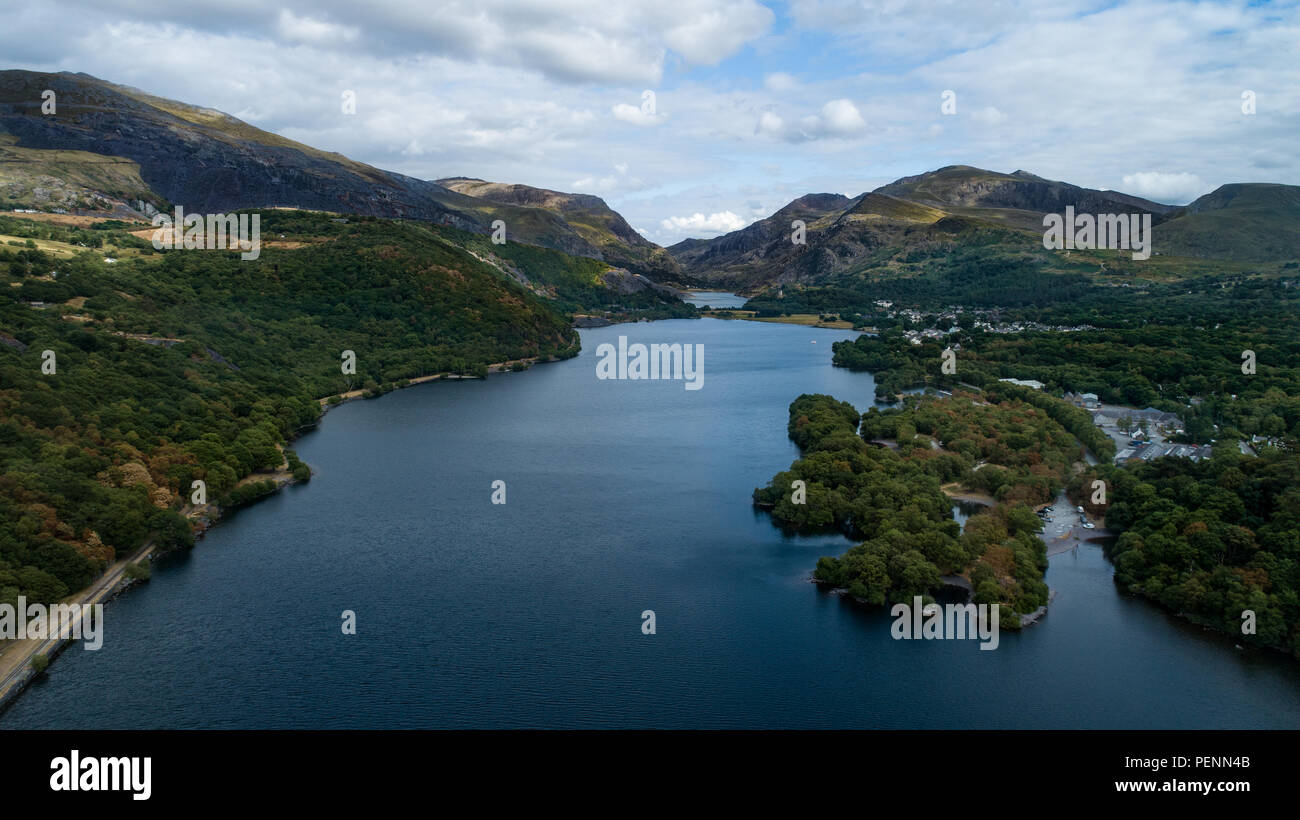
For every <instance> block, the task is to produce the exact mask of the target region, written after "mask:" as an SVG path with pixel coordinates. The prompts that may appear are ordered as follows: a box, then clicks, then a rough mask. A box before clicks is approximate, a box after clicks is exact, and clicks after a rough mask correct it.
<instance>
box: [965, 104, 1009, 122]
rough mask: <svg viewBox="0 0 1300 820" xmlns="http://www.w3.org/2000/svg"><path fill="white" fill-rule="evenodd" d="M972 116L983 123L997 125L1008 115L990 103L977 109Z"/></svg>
mask: <svg viewBox="0 0 1300 820" xmlns="http://www.w3.org/2000/svg"><path fill="white" fill-rule="evenodd" d="M970 117H971V119H973V120H975V122H978V123H980V124H981V125H997V124H998V123H1000V122H1002V121H1003V120H1005V119H1006V118H1007V115H1006V114H1003V113H1002V112H1001V111H999V110H997V109H996V108H994V107H993V106H991V105H988V106H985V107H984V108H979V109H976V111H975V113H973V114H971V115H970Z"/></svg>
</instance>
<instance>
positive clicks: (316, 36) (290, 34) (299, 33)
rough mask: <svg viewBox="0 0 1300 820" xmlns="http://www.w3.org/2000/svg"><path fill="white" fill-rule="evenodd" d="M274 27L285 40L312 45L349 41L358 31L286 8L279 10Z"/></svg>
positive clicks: (352, 39) (351, 27) (355, 36)
mask: <svg viewBox="0 0 1300 820" xmlns="http://www.w3.org/2000/svg"><path fill="white" fill-rule="evenodd" d="M275 28H276V33H278V34H279V35H280V36H281V37H283V38H284V39H286V40H292V41H294V42H298V43H311V44H312V45H336V44H343V43H350V42H352V41H354V40H356V39H357V36H358V35H359V33H360V32H359V31H358V30H357V28H356V27H354V26H341V25H338V24H336V23H330V22H326V21H324V20H316V19H313V18H311V17H299V16H297V15H296V14H294V13H293V12H292V11H289V10H288V9H281V10H280V17H279V19H278V20H277V21H276V26H275Z"/></svg>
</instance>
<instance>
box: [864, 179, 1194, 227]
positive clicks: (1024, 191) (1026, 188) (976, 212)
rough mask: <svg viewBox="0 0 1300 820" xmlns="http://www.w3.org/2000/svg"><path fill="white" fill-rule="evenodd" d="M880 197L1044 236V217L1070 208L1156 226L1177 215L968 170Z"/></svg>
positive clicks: (1167, 208) (900, 185) (1124, 197)
mask: <svg viewBox="0 0 1300 820" xmlns="http://www.w3.org/2000/svg"><path fill="white" fill-rule="evenodd" d="M875 193H879V194H885V195H888V196H892V197H895V198H897V199H903V200H906V201H908V202H914V203H917V204H920V205H928V206H930V207H932V208H938V209H940V210H942V211H944V212H946V213H948V214H952V215H954V216H967V217H971V218H972V219H978V220H982V221H986V222H993V223H997V224H1002V225H1005V226H1008V227H1013V228H1019V229H1022V230H1030V231H1037V232H1040V233H1041V232H1042V230H1043V214H1049V213H1063V212H1064V211H1065V208H1066V207H1067V206H1074V210H1075V212H1076V213H1093V214H1097V213H1104V214H1118V213H1150V214H1152V215H1153V221H1158V220H1156V219H1154V217H1163V216H1164V215H1165V214H1168V213H1170V212H1172V211H1174V210H1176V208H1175V206H1172V205H1162V204H1160V203H1158V202H1152V201H1151V200H1148V199H1142V198H1141V197H1136V196H1130V195H1128V194H1122V193H1119V192H1117V191H1098V190H1093V189H1091V188H1081V187H1079V186H1078V185H1071V184H1069V183H1066V182H1055V181H1053V180H1049V179H1043V178H1042V177H1040V176H1035V175H1034V174H1031V173H1029V172H1027V171H1015V172H1013V173H1010V174H1003V173H999V172H997V171H986V170H984V169H982V168H972V167H971V166H969V165H949V166H947V167H945V168H940V169H939V170H937V171H931V172H929V173H926V174H918V175H916V176H911V177H903V178H902V179H899V180H896V181H895V182H891V183H890V184H888V185H885V186H883V187H881V188H878V189H876V191H875Z"/></svg>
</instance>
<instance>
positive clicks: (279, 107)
mask: <svg viewBox="0 0 1300 820" xmlns="http://www.w3.org/2000/svg"><path fill="white" fill-rule="evenodd" d="M162 9H165V13H160V10H162ZM4 15H5V21H6V23H7V25H6V27H5V28H4V29H3V30H0V68H23V69H29V70H37V71H80V72H86V73H88V74H92V75H95V76H97V77H100V78H103V79H105V80H109V81H111V82H116V83H122V84H126V85H132V86H136V87H138V88H141V89H143V90H145V91H148V92H150V93H152V94H157V95H160V96H164V97H169V98H172V99H177V100H181V101H183V102H187V103H191V104H194V105H200V106H204V107H208V108H215V109H218V110H220V111H224V112H226V113H228V114H232V115H234V116H236V117H239V118H240V119H243V120H245V121H247V122H249V123H251V124H253V125H256V126H258V127H260V128H263V129H266V130H268V131H272V132H275V133H277V134H281V135H284V136H286V137H289V138H291V139H295V140H298V141H300V142H303V143H306V144H308V145H311V146H314V147H317V148H321V149H324V150H329V151H338V152H340V153H343V154H346V155H347V156H349V157H352V158H354V159H357V160H360V161H362V162H366V163H369V164H371V165H375V166H378V167H380V168H384V169H387V170H392V171H398V172H401V173H404V174H408V175H410V176H415V177H419V178H423V179H438V178H442V177H448V176H469V177H477V178H481V179H487V180H491V181H496V182H514V183H523V184H526V185H533V186H537V187H542V188H551V189H555V190H561V191H572V192H580V193H589V194H596V195H598V196H601V197H603V198H604V199H605V201H606V202H608V203H609V205H610V206H611V207H613V208H614V209H615V210H617V211H619V212H620V213H622V214H623V215H624V216H625V217H626V218H627V220H628V222H629V223H631V224H632V226H633V227H634V228H636V229H638V230H639V231H641V232H642V233H643V234H645V235H646V236H647V237H648V238H649V239H651V240H653V241H655V242H658V243H660V244H664V245H668V244H672V243H674V242H677V241H680V240H682V239H684V238H687V237H710V236H716V235H719V234H721V233H725V232H727V231H731V230H736V229H737V228H740V227H743V226H744V225H746V224H748V223H750V222H752V221H754V220H755V219H760V218H762V217H765V216H768V215H770V214H771V213H772V212H774V211H776V210H777V209H778V208H780V207H781V206H783V205H785V204H786V203H788V202H789V201H790V200H792V199H794V198H796V197H798V196H801V195H803V194H806V193H822V192H829V193H842V194H846V195H848V196H856V195H857V194H860V193H862V192H863V191H868V190H871V189H874V188H876V187H879V186H880V185H884V184H886V183H889V182H891V181H893V180H895V179H897V178H899V177H902V176H908V175H912V174H918V173H923V172H925V171H929V170H934V169H936V168H939V167H942V166H945V165H957V164H961V165H974V166H978V167H981V168H988V169H991V170H996V171H1007V172H1010V171H1015V170H1026V171H1030V172H1032V173H1035V174H1038V175H1039V176H1043V177H1047V178H1049V179H1059V180H1063V181H1066V182H1071V183H1074V184H1077V185H1083V186H1087V187H1092V188H1108V189H1114V190H1119V191H1124V192H1126V193H1131V194H1135V195H1139V196H1144V197H1148V198H1151V199H1155V200H1157V201H1161V202H1166V203H1171V204H1183V203H1186V202H1189V201H1191V200H1192V199H1194V198H1196V197H1197V196H1200V195H1201V194H1204V193H1208V192H1209V191H1212V190H1214V189H1215V188H1217V187H1218V186H1220V185H1222V184H1225V183H1229V182H1282V183H1288V184H1293V185H1294V184H1300V152H1298V151H1297V150H1296V147H1297V145H1300V0H1291V1H1290V2H1171V1H1169V0H1137V1H1136V2H1103V1H1102V0H1037V2H1021V0H953V2H948V0H789V2H759V0H694V1H693V2H673V0H597V1H596V2H591V1H590V0H474V2H468V1H467V0H449V1H447V2H441V1H440V0H364V1H363V2H356V0H318V1H317V2H303V1H302V0H288V2H280V3H276V4H270V3H266V2H264V0H187V2H183V3H175V4H168V5H166V6H159V5H158V4H157V3H155V2H147V1H146V0H94V1H93V2H91V1H90V0H85V1H84V2H83V1H82V0H43V1H41V2H37V1H36V0H17V1H16V2H15V1H14V0H9V2H6V4H5V10H4ZM347 92H351V94H352V95H353V97H352V99H354V100H355V113H345V111H344V104H343V102H344V96H345V94H346V93H347ZM1247 94H1249V95H1250V97H1249V99H1244V98H1243V95H1247ZM1249 101H1253V113H1248V112H1247V111H1246V110H1245V109H1247V108H1250V106H1249V105H1247V102H1249ZM945 102H947V106H946V110H945Z"/></svg>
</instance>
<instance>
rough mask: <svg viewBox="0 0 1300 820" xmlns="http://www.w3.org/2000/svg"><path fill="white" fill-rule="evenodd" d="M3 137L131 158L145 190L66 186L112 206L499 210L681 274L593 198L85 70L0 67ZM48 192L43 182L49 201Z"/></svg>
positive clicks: (526, 234) (511, 223)
mask: <svg viewBox="0 0 1300 820" xmlns="http://www.w3.org/2000/svg"><path fill="white" fill-rule="evenodd" d="M46 89H49V90H52V91H54V92H55V95H56V97H55V98H56V101H57V109H56V113H55V114H54V115H48V116H47V115H43V114H42V113H41V102H42V98H41V93H42V92H43V91H44V90H46ZM5 135H8V137H9V139H8V142H9V143H12V145H13V147H14V149H15V150H27V151H45V152H55V151H57V152H59V153H60V154H67V153H69V152H87V153H89V154H93V155H97V156H98V157H99V159H100V161H101V164H102V160H103V159H105V158H118V159H120V161H121V162H122V163H123V164H126V165H127V166H130V170H131V174H132V176H134V166H138V179H139V180H141V181H142V183H143V185H144V186H147V189H148V190H147V191H139V190H131V191H103V190H99V191H94V190H87V189H85V188H84V187H78V188H77V189H76V191H75V194H76V195H77V196H81V197H83V198H85V197H92V198H93V197H95V196H103V197H105V199H106V200H107V203H106V207H107V208H112V209H114V210H117V209H118V208H119V206H122V205H123V203H132V204H135V203H139V207H138V208H137V209H135V213H136V214H137V215H139V216H143V217H146V218H147V217H148V216H149V215H150V214H151V212H152V210H153V209H155V208H156V209H158V210H166V209H167V208H168V207H170V206H172V205H181V206H183V207H184V208H185V209H186V210H188V211H190V212H200V213H226V212H230V211H234V210H239V209H242V208H270V207H291V208H304V209H310V210H320V211H335V212H341V213H357V214H362V215H367V216H375V217H382V218H392V219H414V220H421V221H427V222H434V223H438V224H441V225H447V226H450V227H454V228H459V229H461V230H465V231H471V232H474V233H480V234H487V233H490V232H491V231H492V223H493V222H494V221H495V220H497V219H500V220H502V221H504V222H505V224H506V235H507V238H508V239H509V240H511V241H518V242H524V243H528V244H533V245H540V246H542V247H547V248H552V249H554V250H558V251H563V252H564V253H567V254H570V255H572V256H587V257H591V258H593V259H601V260H606V261H609V262H611V263H612V264H616V265H621V266H626V267H629V268H630V269H632V270H635V271H637V272H638V273H643V274H645V275H648V276H651V277H652V278H656V279H668V280H671V279H675V278H680V276H681V269H680V267H679V266H678V265H677V262H676V261H675V260H674V259H673V258H672V257H671V256H670V255H669V254H668V253H667V251H665V250H664V249H663V248H660V247H659V246H658V245H655V244H654V243H652V242H649V241H648V240H646V239H645V238H644V237H642V236H641V235H640V234H638V233H637V232H636V231H635V230H633V229H632V227H631V226H630V225H628V224H627V222H626V220H624V219H623V217H621V216H619V215H618V214H617V213H615V212H614V211H612V210H610V209H609V207H608V206H606V205H605V203H604V202H603V201H602V200H601V199H600V198H599V197H594V196H583V195H576V194H562V193H559V192H555V191H545V190H542V189H537V188H529V187H527V186H523V185H493V184H490V183H482V185H483V186H487V187H486V188H485V189H484V190H483V191H481V192H480V193H485V194H489V195H490V196H485V197H480V196H478V195H473V196H471V195H468V194H466V193H462V192H460V191H455V190H452V189H451V188H448V187H446V186H444V185H440V184H438V183H436V182H428V181H425V180H420V179H415V178H413V177H408V176H404V175H402V174H398V173H393V172H390V171H382V170H380V169H378V168H374V167H371V166H369V165H366V164H364V163H360V162H356V161H354V160H350V159H348V158H347V157H345V156H343V155H341V154H335V153H329V152H325V151H320V150H317V149H315V148H311V147H310V146H307V145H303V144H301V143H297V142H294V141H293V140H289V139H286V138H284V137H280V136H277V135H275V134H271V133H269V132H266V131H262V130H261V129H258V128H254V127H253V126H250V125H248V124H247V123H245V122H242V121H240V120H238V119H236V118H235V117H231V116H229V115H227V114H223V113H221V112H220V111H214V110H211V109H205V108H199V107H197V106H192V105H187V104H185V103H180V102H176V101H174V100H166V99H163V98H160V97H154V96H152V95H149V94H147V93H145V92H143V91H140V90H138V89H134V88H129V87H126V86H118V85H114V84H112V83H108V82H105V81H103V80H100V79H97V78H95V77H91V76H90V75H87V74H71V73H67V72H64V73H59V74H43V73H37V72H30V71H0V138H3V137H4V136H5ZM45 161H47V162H52V161H53V156H52V155H47V157H45ZM460 182H466V181H465V180H460ZM471 182H477V181H471ZM116 187H126V186H125V185H124V184H120V183H119V184H118V185H117V186H116ZM462 187H464V186H462ZM469 187H475V186H469ZM480 187H481V186H480ZM30 188H31V185H30V184H25V185H24V190H25V191H28V192H29V193H30ZM51 196H52V193H51V192H48V191H47V192H45V198H46V199H47V200H49V199H50V197H51ZM61 196H62V198H63V199H67V197H66V196H63V195H61ZM74 198H75V197H74ZM150 200H156V201H150ZM60 201H62V199H61V200H60ZM69 201H71V200H69ZM124 207H127V206H124ZM570 219H572V220H573V221H572V223H570V221H568V220H570Z"/></svg>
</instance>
